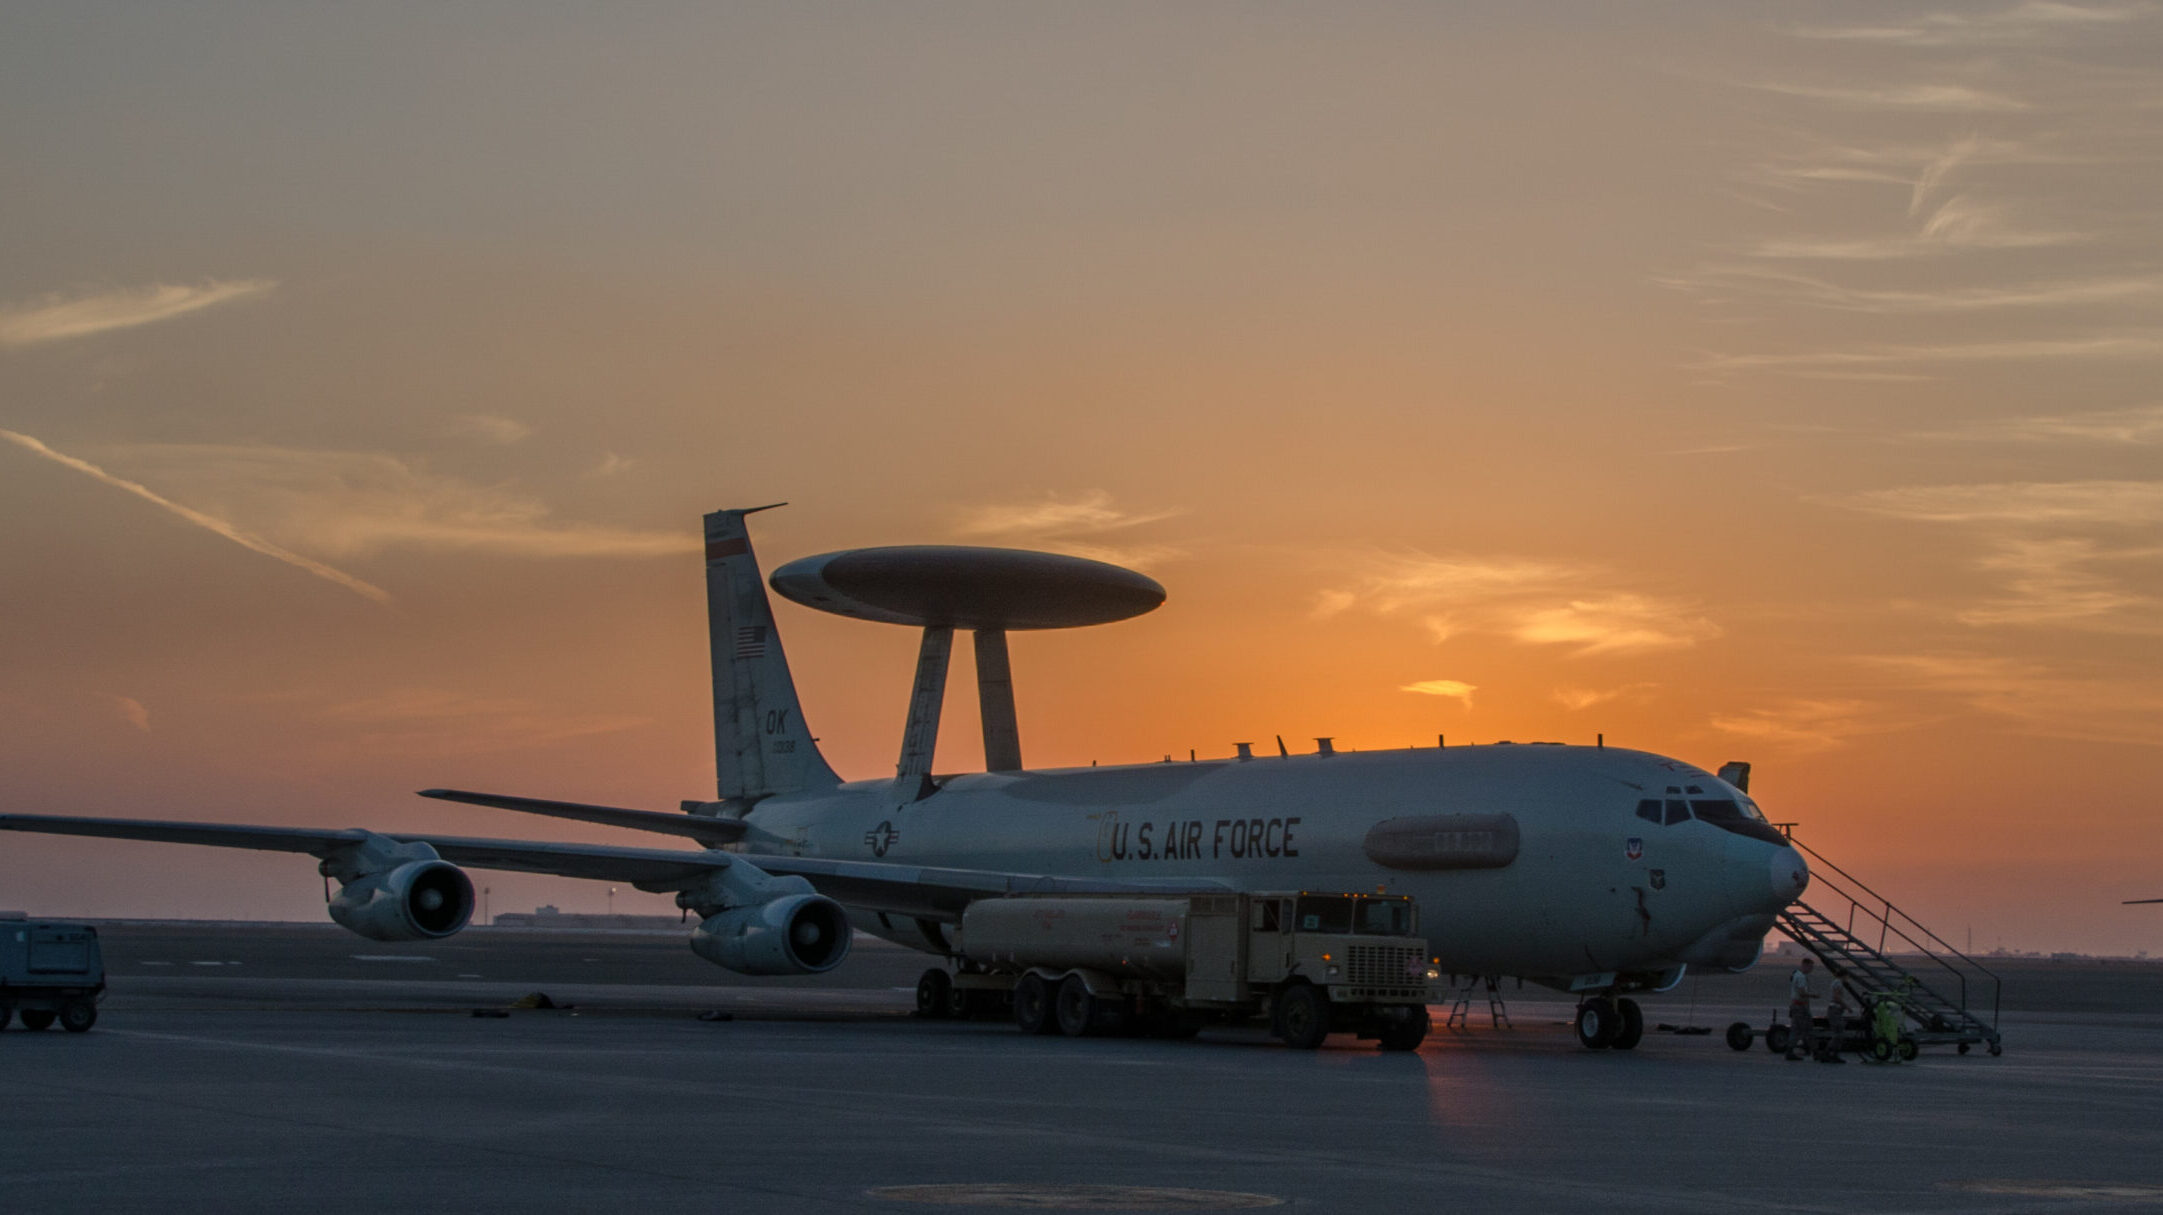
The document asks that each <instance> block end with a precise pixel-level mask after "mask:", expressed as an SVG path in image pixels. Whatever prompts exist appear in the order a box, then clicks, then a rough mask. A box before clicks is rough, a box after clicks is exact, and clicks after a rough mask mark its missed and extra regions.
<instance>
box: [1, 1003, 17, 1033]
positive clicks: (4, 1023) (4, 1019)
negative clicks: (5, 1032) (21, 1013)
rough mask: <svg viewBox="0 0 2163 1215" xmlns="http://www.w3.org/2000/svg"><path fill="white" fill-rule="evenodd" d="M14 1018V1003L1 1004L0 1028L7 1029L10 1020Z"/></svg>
mask: <svg viewBox="0 0 2163 1215" xmlns="http://www.w3.org/2000/svg"><path fill="white" fill-rule="evenodd" d="M14 1019H15V1006H14V1005H13V1004H0V1029H6V1028H7V1027H8V1022H10V1021H13V1020H14Z"/></svg>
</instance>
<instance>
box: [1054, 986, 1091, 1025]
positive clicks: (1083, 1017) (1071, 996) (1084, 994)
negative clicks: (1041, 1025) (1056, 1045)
mask: <svg viewBox="0 0 2163 1215" xmlns="http://www.w3.org/2000/svg"><path fill="white" fill-rule="evenodd" d="M1052 1009H1053V1015H1054V1016H1056V1017H1057V1018H1058V1019H1059V1032H1060V1033H1062V1034H1065V1035H1066V1036H1067V1037H1069V1038H1081V1037H1086V1036H1088V1035H1089V1034H1090V1033H1092V1032H1094V1030H1095V1028H1096V1019H1097V998H1096V997H1095V996H1094V995H1091V994H1090V992H1089V984H1087V983H1085V982H1083V981H1082V977H1081V976H1080V975H1068V976H1067V977H1066V978H1065V979H1064V980H1063V981H1061V982H1060V984H1059V993H1058V995H1057V996H1056V997H1054V1002H1053V1006H1052Z"/></svg>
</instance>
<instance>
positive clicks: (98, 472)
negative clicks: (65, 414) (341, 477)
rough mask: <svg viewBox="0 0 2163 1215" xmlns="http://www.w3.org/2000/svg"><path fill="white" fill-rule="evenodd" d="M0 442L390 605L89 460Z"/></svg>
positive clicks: (370, 587) (349, 578) (10, 434)
mask: <svg viewBox="0 0 2163 1215" xmlns="http://www.w3.org/2000/svg"><path fill="white" fill-rule="evenodd" d="M0 439H6V440H7V441H8V442H10V443H13V444H15V445H16V446H17V447H20V448H22V449H23V450H25V451H28V452H30V453H32V454H34V455H40V456H43V457H45V458H46V459H48V460H51V461H52V462H53V463H55V464H60V465H64V466H66V467H68V468H72V469H74V470H75V471H76V472H79V473H82V474H84V475H86V476H90V477H95V478H97V479H98V480H100V481H103V482H105V483H106V484H107V485H110V486H112V487H113V488H114V489H122V490H126V491H127V492H129V493H131V494H134V495H135V496H136V497H138V498H141V499H142V500H143V501H145V502H148V503H150V504H151V505H153V506H157V507H161V508H163V509H165V510H168V511H171V512H172V513H173V514H176V515H179V516H180V517H181V518H183V519H186V520H187V521H188V522H190V523H193V524H195V525H196V526H197V527H200V528H204V529H206V530H208V531H213V532H216V533H217V534H218V535H221V536H223V537H225V538H226V539H228V540H231V541H232V542H233V543H235V544H237V545H239V546H241V547H242V548H245V549H250V550H252V551H254V552H258V553H261V554H263V555H264V556H266V557H271V558H274V559H276V560H279V561H283V562H285V563H286V564H287V565H290V566H293V567H295V568H296V569H303V570H306V571H308V572H309V573H311V574H314V575H315V576H316V577H318V578H321V579H323V580H324V581H326V582H335V583H337V584H338V585H339V586H342V587H344V588H345V589H347V590H349V591H352V592H353V593H354V594H356V595H360V596H362V597H363V598H367V599H373V600H375V601H376V602H377V603H381V604H388V603H390V601H391V597H390V592H388V591H386V590H384V589H383V588H382V587H379V586H376V585H374V584H373V583H368V582H363V581H361V580H360V579H358V578H355V577H354V576H353V575H351V574H348V573H346V572H345V571H344V570H341V569H336V568H333V567H331V566H328V565H325V564H323V563H322V562H320V561H312V560H310V559H308V558H306V557H303V556H301V555H300V554H299V553H296V552H293V551H291V550H290V549H283V548H279V547H278V546H277V545H275V544H272V543H271V542H270V541H268V540H265V539H262V538H261V537H258V536H251V535H249V534H248V533H246V532H244V531H242V530H240V529H239V528H237V527H234V526H233V525H232V524H230V523H227V522H226V521H225V520H223V519H219V518H215V517H213V516H211V515H206V514H204V513H203V512H201V511H199V510H190V509H188V508H187V507H185V506H182V505H181V504H180V503H178V502H175V501H173V500H171V499H170V498H163V497H160V496H158V495H157V494H156V493H153V492H152V491H151V490H150V489H149V488H147V487H145V486H142V485H138V484H136V483H135V482H133V481H129V480H125V479H123V478H120V477H116V476H114V475H113V474H111V473H109V472H106V471H105V470H104V469H102V468H99V467H98V466H97V465H95V464H92V463H91V462H90V461H88V460H78V459H76V458H75V457H74V456H71V455H67V454H66V453H64V452H57V451H54V450H53V449H52V448H50V447H47V446H45V444H43V443H41V442H39V441H38V440H36V439H33V438H31V437H30V436H29V435H26V434H18V433H16V432H15V431H12V430H0Z"/></svg>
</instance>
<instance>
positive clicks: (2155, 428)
mask: <svg viewBox="0 0 2163 1215" xmlns="http://www.w3.org/2000/svg"><path fill="white" fill-rule="evenodd" d="M1905 437H1907V438H1909V439H1927V440H1959V441H1969V442H1992V443H2120V444H2127V445H2135V446H2147V445H2150V444H2154V443H2163V405H2140V406H2135V407H2133V408H2131V409H2099V410H2090V411H2088V412H2084V413H2070V414H2040V415H2035V416H2031V417H2023V418H1991V419H1987V420H1984V421H1979V422H1972V423H1969V424H1968V425H1966V426H1963V427H1960V428H1957V429H1953V430H1939V431H1918V432H1916V433H1914V434H1911V435H1907V436H1905Z"/></svg>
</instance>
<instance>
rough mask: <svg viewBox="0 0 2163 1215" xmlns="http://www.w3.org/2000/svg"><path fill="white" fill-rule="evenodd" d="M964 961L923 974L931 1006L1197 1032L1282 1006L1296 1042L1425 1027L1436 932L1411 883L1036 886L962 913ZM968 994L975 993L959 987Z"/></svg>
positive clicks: (1075, 1030)
mask: <svg viewBox="0 0 2163 1215" xmlns="http://www.w3.org/2000/svg"><path fill="white" fill-rule="evenodd" d="M956 955H957V960H958V963H959V972H958V973H957V974H955V975H952V976H949V975H948V974H947V972H946V971H944V970H931V971H927V972H925V974H924V977H923V979H922V980H921V981H920V982H919V983H918V985H917V1007H918V1009H919V1011H921V1012H924V1013H925V1014H926V1015H928V1016H940V1015H968V1014H969V1013H971V1012H972V1011H978V1010H985V1009H989V1008H992V1007H996V1006H997V1004H998V1003H999V1002H1001V1001H1005V1002H1008V1003H1009V1004H1010V1006H1011V1008H1012V1011H1013V1016H1014V1020H1015V1022H1016V1024H1018V1025H1020V1026H1021V1028H1022V1029H1023V1030H1025V1031H1027V1032H1030V1033H1039V1034H1054V1033H1057V1034H1068V1035H1071V1036H1076V1037H1080V1036H1086V1035H1095V1034H1111V1033H1139V1034H1153V1035H1157V1036H1162V1037H1173V1038H1185V1037H1192V1036H1193V1035H1194V1034H1196V1033H1198V1032H1199V1031H1200V1030H1201V1028H1202V1027H1203V1025H1204V1024H1206V1023H1209V1022H1212V1021H1214V1022H1219V1023H1233V1022H1241V1021H1248V1020H1252V1019H1255V1018H1258V1017H1262V1016H1267V1017H1268V1018H1269V1024H1270V1031H1271V1033H1272V1034H1274V1035H1275V1036H1276V1037H1278V1038H1281V1039H1283V1040H1284V1042H1285V1043H1286V1044H1287V1045H1290V1046H1294V1047H1299V1048H1302V1049H1312V1048H1314V1047H1317V1046H1320V1045H1321V1044H1322V1040H1323V1039H1324V1038H1326V1037H1327V1036H1329V1035H1330V1034H1332V1033H1352V1034H1357V1035H1358V1036H1359V1037H1361V1038H1363V1039H1371V1040H1375V1041H1378V1042H1379V1043H1380V1044H1381V1046H1382V1049H1384V1050H1412V1049H1415V1048H1417V1047H1418V1046H1419V1044H1420V1042H1421V1041H1423V1040H1424V1039H1425V1038H1426V1036H1427V1027H1428V1015H1427V1001H1428V992H1429V987H1428V985H1429V981H1430V979H1431V978H1432V977H1433V974H1432V971H1431V969H1430V965H1429V959H1428V957H1427V943H1426V941H1425V940H1424V939H1423V938H1421V937H1420V936H1419V935H1418V923H1417V911H1416V908H1415V907H1414V906H1413V903H1412V900H1411V899H1409V898H1406V897H1404V896H1402V895H1356V894H1316V893H1312V892H1290V893H1266V894H1247V893H1230V892H1227V893H1224V894H1208V895H1180V896H1154V895H1128V894H1105V895H1062V896H1039V895H1023V896H1017V897H1014V898H1004V899H985V900H981V901H979V902H976V903H972V904H971V905H970V906H969V909H968V911H967V912H966V913H964V915H963V917H962V922H961V933H960V936H959V940H958V942H957V944H956ZM956 993H961V994H959V995H957V994H956Z"/></svg>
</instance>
